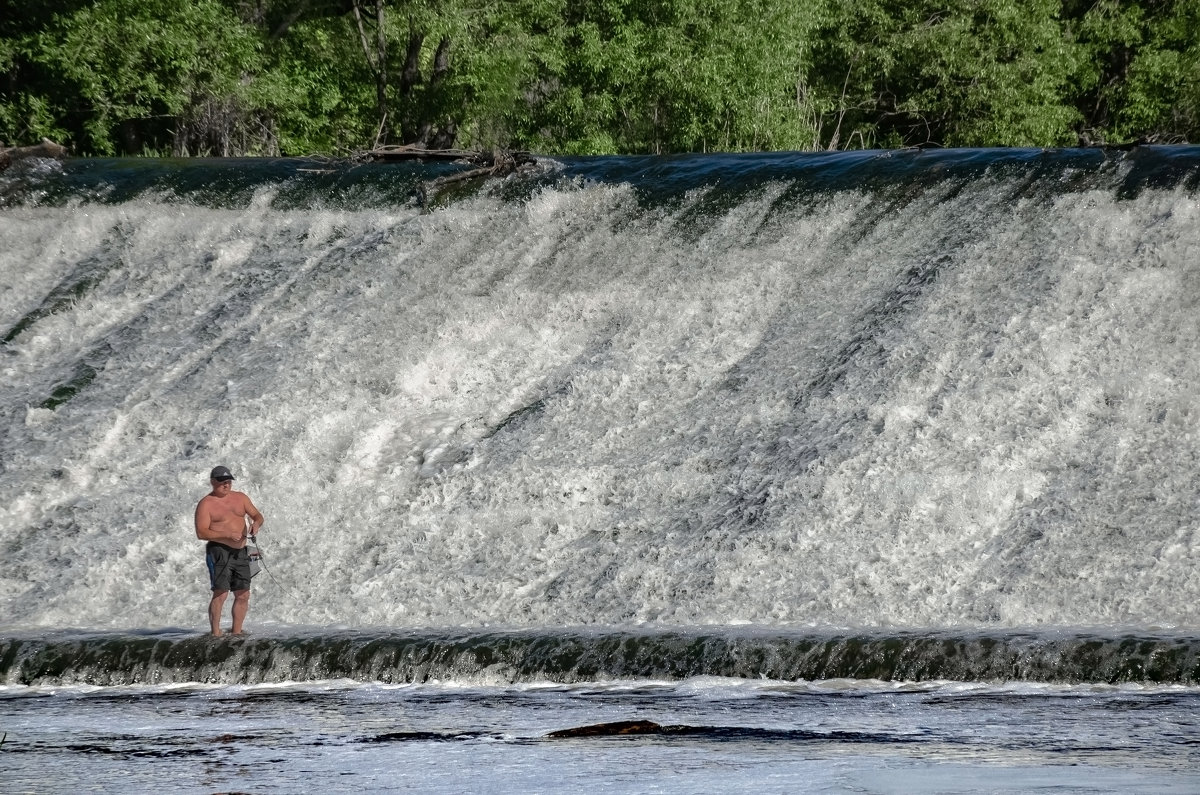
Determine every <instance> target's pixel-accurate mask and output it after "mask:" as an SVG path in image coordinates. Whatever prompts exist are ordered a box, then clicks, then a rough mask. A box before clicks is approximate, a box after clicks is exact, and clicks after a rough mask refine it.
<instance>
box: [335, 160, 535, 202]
mask: <svg viewBox="0 0 1200 795" xmlns="http://www.w3.org/2000/svg"><path fill="white" fill-rule="evenodd" d="M357 159H360V160H375V161H381V162H400V161H405V160H416V161H418V162H422V161H427V160H444V161H450V162H455V163H463V164H467V165H473V166H475V168H472V169H470V170H468V171H462V172H459V173H457V174H450V175H448V176H444V177H438V178H437V179H433V180H429V181H427V182H425V183H423V184H422V185H421V188H420V190H419V195H418V198H419V199H420V202H421V205H422V206H428V205H429V203H430V202H431V201H432V200H434V199H436V198H437V194H438V192H440V191H441V190H443V189H444V188H446V187H447V186H449V185H453V184H455V183H460V182H470V181H479V180H483V179H486V178H488V177H507V176H509V175H510V174H516V173H519V172H528V171H532V170H533V169H534V168H535V167H536V166H537V160H536V158H534V157H533V156H532V155H531V154H529V153H528V152H505V151H492V152H472V151H470V150H466V149H426V148H424V147H422V146H419V145H407V146H383V147H379V148H376V149H371V150H370V151H367V152H363V153H361V154H360V155H359V156H358V158H357Z"/></svg>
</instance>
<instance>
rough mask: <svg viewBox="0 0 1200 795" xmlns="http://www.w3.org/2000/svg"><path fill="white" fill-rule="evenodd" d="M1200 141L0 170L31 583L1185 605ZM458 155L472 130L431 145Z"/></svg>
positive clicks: (167, 598)
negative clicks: (219, 546)
mask: <svg viewBox="0 0 1200 795" xmlns="http://www.w3.org/2000/svg"><path fill="white" fill-rule="evenodd" d="M1198 164H1200V156H1198V155H1197V152H1196V150H1195V149H1186V148H1185V149H1142V150H1135V152H1134V153H1132V154H1125V153H1100V152H1090V151H1076V152H1062V153H1039V152H1021V151H1018V152H1007V153H1004V152H947V153H917V152H906V153H890V154H881V153H868V154H864V155H858V156H851V155H842V156H837V157H830V156H819V155H814V156H803V155H786V156H785V155H774V156H768V155H764V156H738V157H711V156H710V157H694V158H677V159H675V160H671V159H665V160H664V159H649V158H643V159H639V158H627V159H598V160H580V161H567V162H565V163H553V162H549V163H547V164H546V169H545V171H544V172H543V173H542V174H541V175H540V176H538V177H536V178H528V179H526V180H524V181H520V180H517V181H512V182H511V183H505V184H501V185H500V186H498V187H493V188H492V189H490V190H484V191H481V192H479V193H477V194H476V195H472V196H462V197H458V198H456V199H453V200H450V201H445V202H443V203H442V204H441V205H440V206H435V207H434V208H432V209H430V210H425V209H423V208H422V207H420V206H419V205H418V204H417V203H416V202H415V201H414V200H413V198H412V196H413V193H414V189H415V186H416V185H417V184H418V181H419V180H421V179H424V178H428V177H430V176H432V175H433V174H434V173H436V172H435V171H434V170H425V171H422V170H421V169H420V168H413V167H397V166H388V165H370V166H363V165H359V166H354V167H349V166H346V167H333V166H326V167H317V166H315V165H314V164H311V163H307V162H305V161H283V162H276V161H272V162H270V163H255V162H247V161H234V162H232V163H226V162H223V161H200V162H194V163H192V162H188V163H156V164H136V163H133V162H130V161H74V162H73V161H68V162H67V163H66V164H65V165H59V164H49V163H36V164H33V165H25V166H22V167H19V168H18V167H14V168H13V169H11V170H10V172H8V173H6V174H4V175H3V176H2V177H0V179H3V180H4V182H3V187H2V188H0V195H2V196H4V202H5V208H4V210H3V215H4V220H3V224H2V225H0V236H2V245H0V270H2V271H3V273H5V274H6V275H5V277H4V280H3V287H2V292H0V331H3V333H4V337H3V344H2V349H0V372H2V374H3V386H2V387H0V411H2V412H3V415H2V416H3V424H2V426H0V445H2V453H0V465H2V470H0V483H2V487H3V490H4V492H5V493H6V494H7V495H9V498H8V499H7V500H6V501H5V502H4V504H3V505H2V506H0V533H2V540H3V548H4V551H5V559H6V566H5V568H4V571H3V572H0V600H2V601H0V615H2V616H3V621H4V623H5V624H6V625H9V626H10V627H13V628H15V629H33V628H65V627H83V628H97V629H100V628H112V629H128V628H148V627H149V628H153V627H170V626H191V625H197V626H199V625H201V624H202V623H203V603H204V600H205V594H206V588H207V581H206V575H205V572H204V569H203V566H202V564H201V562H200V561H201V554H202V553H201V544H200V543H199V542H197V541H196V540H195V538H194V535H193V533H192V528H191V511H192V508H193V506H194V504H195V502H196V500H197V499H199V497H200V496H202V495H203V494H204V493H205V491H206V485H207V484H206V477H207V472H208V470H209V469H210V468H211V467H212V466H213V465H215V464H217V463H223V464H227V465H229V466H230V467H231V468H233V470H234V471H235V473H236V474H237V475H238V476H239V479H238V481H237V484H236V485H237V487H238V488H241V489H243V490H245V491H246V492H247V493H248V494H250V496H251V497H252V498H253V499H254V500H255V502H256V503H257V504H258V506H259V507H260V508H261V509H262V510H263V512H264V513H265V514H266V515H267V518H268V523H267V525H266V528H265V529H264V531H263V533H262V535H261V537H260V540H261V541H262V542H263V543H262V546H263V547H264V549H265V550H266V551H267V553H268V561H269V566H270V571H271V575H272V578H274V580H273V581H272V579H267V580H263V581H258V582H259V583H260V585H258V586H256V591H257V595H256V596H255V601H254V606H253V609H252V616H253V621H256V622H260V623H261V622H264V621H265V622H275V623H279V624H283V625H301V626H313V625H319V626H333V627H342V628H352V627H366V626H376V627H392V628H414V627H436V626H468V627H469V626H501V627H534V628H537V627H543V628H550V627H564V626H573V625H589V624H591V625H603V626H629V625H640V626H649V627H672V626H689V625H740V624H752V625H756V626H765V627H777V628H795V627H806V626H815V627H826V626H829V627H876V628H879V627H889V626H890V627H910V628H911V627H951V626H957V627H964V628H968V629H989V628H997V627H1000V628H1003V627H1024V626H1035V625H1051V626H1068V627H1126V626H1132V627H1142V628H1150V629H1154V628H1160V629H1161V628H1168V629H1183V630H1189V629H1195V628H1196V627H1197V626H1198V623H1197V617H1196V613H1195V608H1194V603H1195V599H1194V597H1195V596H1196V595H1197V594H1200V557H1198V556H1200V552H1198V551H1197V550H1196V548H1195V543H1194V542H1195V538H1194V535H1195V527H1196V525H1197V521H1198V520H1200V505H1198V503H1197V493H1196V491H1195V488H1194V475H1195V471H1196V462H1197V458H1198V456H1200V436H1198V434H1197V427H1196V426H1197V418H1198V416H1200V403H1198V398H1197V394H1198V391H1200V390H1198V387H1200V360H1198V359H1197V357H1196V355H1195V354H1196V351H1197V350H1200V322H1198V317H1200V316H1198V315H1197V302H1198V301H1200V270H1198V269H1197V267H1196V262H1197V260H1198V259H1200V203H1198V201H1197V198H1196V182H1197V166H1198ZM442 169H443V170H444V169H445V167H442Z"/></svg>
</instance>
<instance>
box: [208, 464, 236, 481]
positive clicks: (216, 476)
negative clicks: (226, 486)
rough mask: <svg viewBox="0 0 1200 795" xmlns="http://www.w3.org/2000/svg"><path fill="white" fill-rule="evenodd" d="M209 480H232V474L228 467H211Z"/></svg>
mask: <svg viewBox="0 0 1200 795" xmlns="http://www.w3.org/2000/svg"><path fill="white" fill-rule="evenodd" d="M208 477H209V480H233V473H232V472H230V471H229V467H213V471H212V474H210V475H209V476H208Z"/></svg>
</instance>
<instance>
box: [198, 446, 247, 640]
mask: <svg viewBox="0 0 1200 795" xmlns="http://www.w3.org/2000/svg"><path fill="white" fill-rule="evenodd" d="M208 482H209V483H211V484H212V492H211V493H210V494H206V495H204V498H203V499H202V500H200V503H199V504H198V505H197V506H196V538H199V539H200V540H201V541H207V542H208V544H207V545H206V546H205V548H204V558H205V562H206V563H207V564H208V579H209V581H210V582H211V583H212V601H210V602H209V603H208V622H209V624H210V625H211V627H212V634H213V635H218V636H219V635H220V634H221V612H222V611H223V610H224V609H225V597H226V596H228V595H229V592H230V591H231V590H232V591H233V628H232V632H233V634H234V635H241V634H243V630H242V622H243V621H245V620H246V612H247V611H248V610H249V609H250V553H249V552H247V551H246V539H247V538H248V537H250V536H252V535H254V534H256V533H257V532H258V529H259V528H260V527H262V524H263V515H262V514H261V513H259V512H258V509H257V508H255V507H254V503H252V502H250V498H249V497H247V496H246V495H245V494H242V493H241V492H240V491H234V490H233V473H232V472H230V471H229V469H228V468H227V467H216V468H215V469H213V471H212V473H211V474H210V475H209V480H208ZM247 519H249V521H250V527H249V529H247V527H246V521H247Z"/></svg>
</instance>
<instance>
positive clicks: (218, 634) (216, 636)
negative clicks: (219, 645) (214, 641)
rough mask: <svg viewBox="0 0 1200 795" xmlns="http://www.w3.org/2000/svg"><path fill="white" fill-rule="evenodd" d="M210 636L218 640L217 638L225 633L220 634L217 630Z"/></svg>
mask: <svg viewBox="0 0 1200 795" xmlns="http://www.w3.org/2000/svg"><path fill="white" fill-rule="evenodd" d="M211 634H212V636H213V637H214V638H219V637H221V636H222V635H224V634H225V633H224V632H222V631H221V630H219V629H218V630H217V631H216V632H213V633H211Z"/></svg>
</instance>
